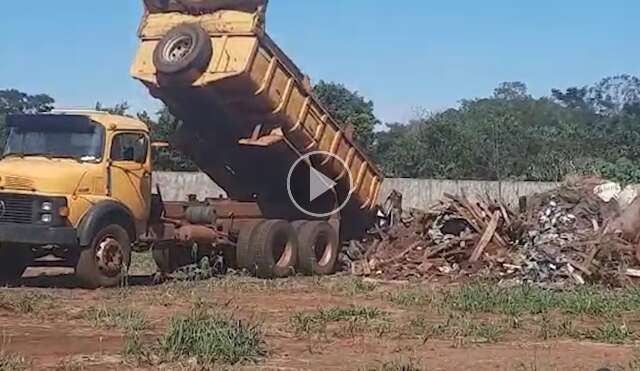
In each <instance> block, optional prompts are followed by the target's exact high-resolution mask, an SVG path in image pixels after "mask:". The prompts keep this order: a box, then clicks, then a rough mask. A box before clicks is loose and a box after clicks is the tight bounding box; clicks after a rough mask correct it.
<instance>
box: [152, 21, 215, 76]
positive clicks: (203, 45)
mask: <svg viewBox="0 0 640 371" xmlns="http://www.w3.org/2000/svg"><path fill="white" fill-rule="evenodd" d="M185 34H187V35H189V36H191V37H192V38H193V39H194V43H195V45H194V49H193V51H192V52H191V53H190V54H188V55H187V56H185V58H184V59H183V60H181V61H178V62H173V63H172V62H168V61H166V60H165V59H164V55H163V50H164V48H165V46H166V45H167V44H168V43H169V42H171V41H172V40H173V39H174V38H177V37H180V36H182V35H185ZM212 55H213V47H212V45H211V39H210V37H209V34H208V33H207V31H205V29H204V28H202V26H200V25H199V24H196V23H184V24H180V25H178V26H175V27H174V28H172V29H171V30H169V32H167V34H166V35H165V36H164V37H163V38H162V39H161V40H160V42H159V43H158V45H157V46H156V48H155V50H154V52H153V64H154V65H155V67H156V70H157V71H158V74H159V75H160V76H159V77H161V79H160V80H167V81H170V82H183V83H192V82H193V81H195V80H196V79H197V78H198V77H200V76H201V75H202V73H204V71H205V70H206V69H207V67H208V66H209V62H210V61H211V57H212Z"/></svg>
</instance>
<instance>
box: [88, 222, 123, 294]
mask: <svg viewBox="0 0 640 371" xmlns="http://www.w3.org/2000/svg"><path fill="white" fill-rule="evenodd" d="M130 261H131V241H130V239H129V235H128V233H127V231H126V230H125V229H124V228H123V227H121V226H120V225H117V224H112V225H108V226H106V227H103V228H102V229H100V230H99V231H98V233H96V235H95V236H94V237H93V239H92V240H91V245H89V246H87V247H86V248H84V249H82V250H81V251H80V257H79V258H78V263H77V264H76V276H77V277H78V279H79V280H80V281H81V283H82V284H83V286H84V287H87V288H98V287H113V286H117V285H118V284H120V282H122V281H123V279H124V278H125V277H126V275H127V271H128V270H129V263H130Z"/></svg>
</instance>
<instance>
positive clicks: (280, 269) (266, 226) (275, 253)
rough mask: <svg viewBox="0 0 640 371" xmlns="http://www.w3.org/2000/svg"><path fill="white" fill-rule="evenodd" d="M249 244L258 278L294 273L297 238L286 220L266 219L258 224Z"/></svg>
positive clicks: (281, 276) (277, 276) (279, 276)
mask: <svg viewBox="0 0 640 371" xmlns="http://www.w3.org/2000/svg"><path fill="white" fill-rule="evenodd" d="M250 245H251V250H252V251H254V252H255V266H256V275H257V276H258V277H259V278H284V277H288V276H290V275H292V274H294V273H295V266H296V262H297V260H298V238H297V235H296V231H295V230H294V229H293V227H292V226H291V224H289V223H288V222H287V221H284V220H268V221H266V222H264V223H262V224H260V225H259V226H258V227H257V228H256V230H255V231H254V235H253V236H252V237H251V242H250Z"/></svg>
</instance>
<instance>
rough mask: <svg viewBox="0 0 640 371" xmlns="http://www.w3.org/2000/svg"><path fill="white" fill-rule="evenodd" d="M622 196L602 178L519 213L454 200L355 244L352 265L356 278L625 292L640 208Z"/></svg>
mask: <svg viewBox="0 0 640 371" xmlns="http://www.w3.org/2000/svg"><path fill="white" fill-rule="evenodd" d="M620 193H621V189H620V187H619V185H617V184H615V183H610V182H606V181H604V180H602V179H600V178H593V177H592V178H580V179H574V180H570V181H567V182H565V183H564V184H563V185H562V186H560V187H558V188H556V189H553V190H551V191H548V192H544V193H541V194H537V195H534V196H531V197H529V198H527V199H521V202H520V205H519V206H520V207H519V211H518V213H516V212H514V211H512V210H511V209H510V208H509V207H508V206H507V205H505V204H504V203H502V202H499V201H496V200H492V199H491V198H489V197H488V196H484V197H479V196H474V197H470V196H469V197H468V196H467V195H464V194H462V195H449V194H447V195H445V198H444V199H443V200H442V201H440V202H439V203H438V205H436V206H435V207H433V208H432V209H430V210H428V211H418V210H412V211H410V212H409V213H408V215H406V216H404V217H401V218H399V221H398V222H397V223H396V224H395V225H394V226H393V227H389V228H376V230H375V231H372V233H371V236H370V238H369V239H368V240H367V241H364V243H363V244H362V245H356V246H355V247H354V246H353V245H352V246H351V247H350V249H349V250H352V251H354V250H355V251H358V252H359V253H360V256H359V258H360V259H351V260H359V261H357V262H355V263H354V264H352V271H353V273H354V274H356V275H367V276H380V277H383V278H385V279H394V280H406V279H412V278H419V279H431V278H437V277H446V278H449V279H454V280H457V279H466V278H470V277H476V278H487V279H496V280H499V281H500V282H501V283H503V284H521V283H531V284H535V285H539V286H544V287H557V288H562V287H567V286H572V285H578V284H584V283H586V282H604V283H607V284H615V285H620V284H623V283H624V282H625V281H627V280H629V279H630V277H632V276H638V275H640V271H637V270H634V269H633V267H636V266H638V260H637V259H636V256H635V248H634V243H633V242H635V241H634V240H633V238H629V236H624V234H621V233H620V232H621V230H622V229H624V228H623V227H621V226H623V225H625V222H621V221H620V220H621V218H622V219H624V218H623V217H624V215H625V213H623V211H624V208H628V209H629V210H631V214H633V215H640V212H639V211H640V202H638V201H634V202H633V203H632V204H631V205H630V206H628V205H627V203H628V202H624V205H621V204H622V202H618V199H619V197H618V196H619V194H620ZM634 197H635V196H634ZM625 198H626V199H628V200H631V199H633V197H628V196H625ZM637 204H638V205H637ZM634 207H636V208H637V209H638V210H635V211H634V210H632V209H633V208H634ZM627 214H629V213H627ZM627 219H628V215H627ZM638 219H640V217H638ZM638 222H640V220H638ZM628 224H629V222H628V220H627V221H626V225H625V226H626V227H627V229H631V230H640V225H637V224H638V223H637V222H636V223H635V224H636V226H635V227H634V228H629V225H628ZM631 224H633V223H631ZM623 237H625V238H626V239H624V238H623ZM349 250H347V252H348V251H349ZM356 255H357V254H356Z"/></svg>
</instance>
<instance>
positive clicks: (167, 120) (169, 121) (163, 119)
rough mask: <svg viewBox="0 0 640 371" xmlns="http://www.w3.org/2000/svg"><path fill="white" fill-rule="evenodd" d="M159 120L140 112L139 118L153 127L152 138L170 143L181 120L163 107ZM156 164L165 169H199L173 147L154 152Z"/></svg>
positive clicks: (159, 112) (159, 168)
mask: <svg viewBox="0 0 640 371" xmlns="http://www.w3.org/2000/svg"><path fill="white" fill-rule="evenodd" d="M157 115H158V118H157V120H151V119H150V118H149V115H147V113H146V112H144V113H142V114H138V118H139V119H141V120H142V121H144V122H147V125H149V128H150V129H151V138H152V140H154V141H159V142H168V143H170V145H171V144H172V143H173V142H174V140H175V135H176V132H177V131H178V128H179V127H180V125H181V123H180V121H179V120H178V119H177V118H175V116H173V115H172V114H171V112H169V109H168V108H167V107H163V108H162V109H161V110H160V111H158V113H157ZM154 166H155V168H156V169H157V170H164V171H197V170H198V167H197V166H196V165H195V164H194V163H193V162H192V161H191V160H189V158H188V157H187V156H185V155H184V154H183V153H181V152H180V151H178V150H176V149H173V148H171V147H170V148H164V149H158V150H156V151H155V152H154Z"/></svg>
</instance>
